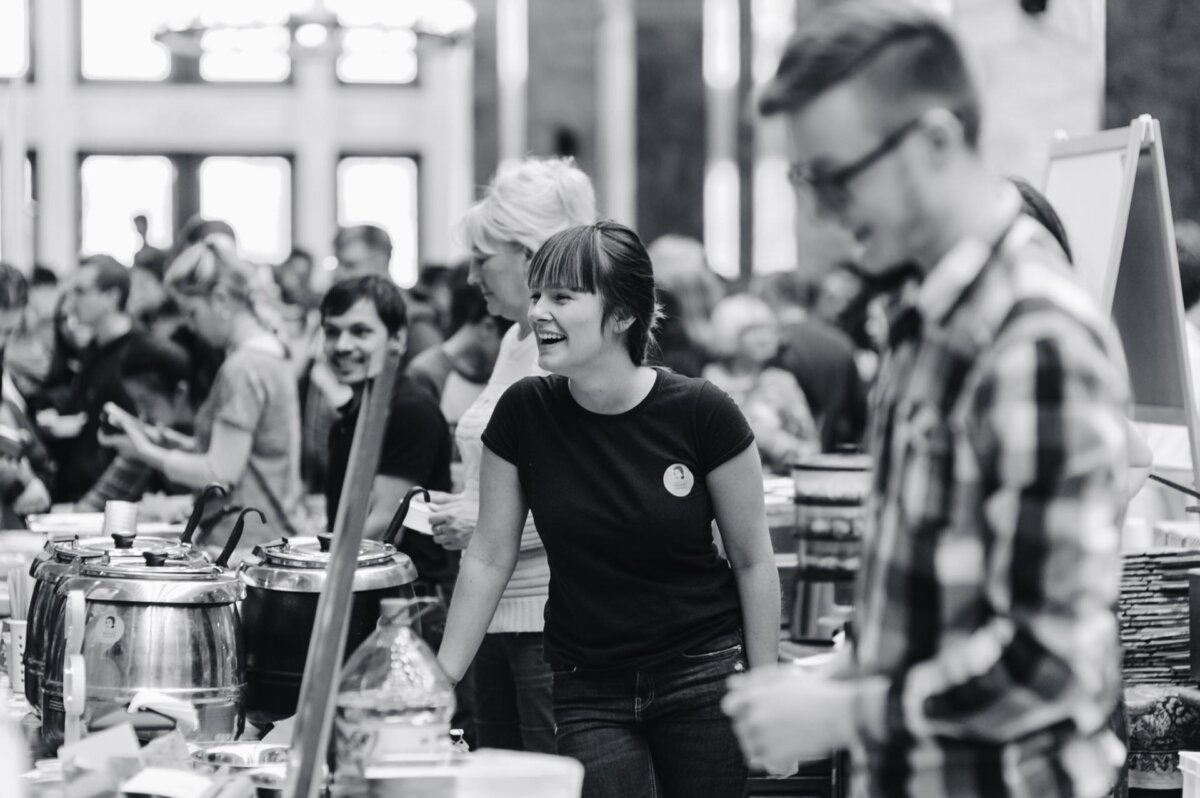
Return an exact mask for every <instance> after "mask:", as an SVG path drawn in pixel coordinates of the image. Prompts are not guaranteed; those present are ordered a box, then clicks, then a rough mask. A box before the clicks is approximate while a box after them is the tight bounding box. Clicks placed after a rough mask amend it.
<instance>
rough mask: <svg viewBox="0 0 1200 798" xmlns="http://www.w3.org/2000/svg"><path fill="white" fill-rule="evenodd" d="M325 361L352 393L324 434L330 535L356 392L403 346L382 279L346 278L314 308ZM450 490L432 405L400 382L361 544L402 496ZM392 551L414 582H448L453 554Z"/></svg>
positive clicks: (417, 547) (415, 539)
mask: <svg viewBox="0 0 1200 798" xmlns="http://www.w3.org/2000/svg"><path fill="white" fill-rule="evenodd" d="M321 324H322V326H323V328H324V333H325V355H326V360H327V362H328V364H329V367H330V369H331V370H332V371H333V374H334V376H335V377H337V379H338V381H339V382H341V383H342V384H343V385H347V386H349V387H350V388H351V389H353V391H354V395H353V397H352V398H351V399H350V401H349V402H347V403H346V404H345V405H343V406H342V407H341V408H340V409H339V412H338V417H337V419H336V420H335V421H334V424H333V428H332V429H331V430H330V433H329V471H328V474H327V479H326V483H325V485H326V487H325V497H326V511H327V513H328V518H329V525H330V528H332V526H333V520H334V519H335V518H336V517H337V508H338V503H339V500H340V499H341V494H342V482H343V480H344V479H345V476H346V470H347V466H348V463H349V459H350V444H351V441H352V440H353V438H354V425H355V423H356V422H357V420H358V411H359V407H360V405H361V403H362V394H363V386H364V385H365V384H366V382H367V380H368V379H370V378H372V377H374V376H376V375H377V374H378V373H379V372H380V370H381V369H382V368H383V363H384V358H385V355H386V353H387V348H388V345H389V344H392V343H396V342H398V343H399V344H400V345H401V346H403V345H404V343H405V337H406V335H407V314H406V312H405V307H404V299H403V298H402V297H401V296H400V290H399V289H398V288H397V287H396V286H395V284H394V283H392V281H391V280H389V279H388V278H387V277H384V276H382V275H365V276H359V277H351V278H349V279H346V280H342V281H341V282H338V283H335V284H334V285H333V287H332V288H330V289H329V292H328V293H327V294H326V295H325V297H324V299H322V300H321ZM415 485H420V486H421V487H424V488H429V489H430V490H442V491H448V490H449V489H450V428H449V426H448V425H447V424H446V420H445V418H443V417H442V413H441V410H439V409H438V404H437V402H436V401H435V400H434V399H433V397H432V396H430V395H429V394H428V393H427V392H426V391H425V390H423V389H422V388H420V387H418V386H417V385H416V384H414V383H413V382H412V381H410V380H409V379H407V378H405V377H403V376H400V377H399V378H398V379H397V380H396V386H395V388H394V389H393V391H392V406H391V411H390V412H389V414H388V423H387V428H386V430H385V431H384V436H383V452H382V454H381V456H380V459H379V470H378V472H377V473H376V475H375V479H374V482H373V483H372V486H371V508H370V510H369V512H368V515H367V521H366V526H365V528H364V531H363V534H364V537H367V538H374V539H376V540H377V539H379V538H380V537H381V536H382V535H383V533H384V531H385V530H386V529H387V526H388V523H389V522H390V521H391V518H392V515H393V514H394V513H395V511H396V508H397V507H398V506H399V504H400V501H401V499H402V498H403V497H404V494H405V493H406V492H407V491H408V489H409V488H411V487H413V486H415ZM398 548H400V550H401V551H404V552H405V553H407V554H408V555H409V556H410V557H411V558H412V559H413V564H414V565H416V566H417V572H418V574H419V575H420V577H421V579H422V580H434V581H440V580H442V579H444V578H450V579H453V574H454V573H455V572H456V571H457V554H456V553H451V552H447V551H446V550H445V549H443V548H442V547H441V546H438V545H437V544H436V543H434V542H433V539H432V538H429V537H426V536H424V535H420V534H410V535H406V536H405V537H404V538H402V539H401V540H400V541H399V545H398Z"/></svg>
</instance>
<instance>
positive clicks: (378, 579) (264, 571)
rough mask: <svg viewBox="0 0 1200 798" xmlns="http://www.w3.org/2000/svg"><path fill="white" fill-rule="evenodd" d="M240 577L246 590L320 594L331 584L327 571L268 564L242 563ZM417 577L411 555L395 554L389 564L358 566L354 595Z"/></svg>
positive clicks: (395, 584)
mask: <svg viewBox="0 0 1200 798" xmlns="http://www.w3.org/2000/svg"><path fill="white" fill-rule="evenodd" d="M238 575H239V576H240V577H241V579H242V582H243V583H245V584H246V586H247V587H256V588H261V589H262V590H271V591H278V592H282V593H320V592H321V591H322V590H323V589H324V588H325V584H326V583H327V582H328V581H329V572H328V571H326V570H325V569H324V568H288V567H286V566H280V565H272V564H268V563H265V562H257V563H255V562H250V561H249V560H246V561H243V562H242V564H241V565H240V566H239V567H238ZM416 578H417V569H416V567H415V566H414V565H413V564H412V560H411V559H409V557H408V555H406V554H402V553H400V552H396V553H394V554H392V555H391V556H390V558H389V559H388V561H387V562H386V564H381V565H368V566H361V565H360V566H359V567H358V568H357V569H356V570H355V571H354V583H353V587H352V588H351V589H352V590H353V592H355V593H362V592H365V591H368V590H383V589H386V588H389V587H397V586H399V585H406V584H409V583H410V582H412V581H413V580H415V579H416Z"/></svg>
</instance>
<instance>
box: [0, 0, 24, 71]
mask: <svg viewBox="0 0 1200 798" xmlns="http://www.w3.org/2000/svg"><path fill="white" fill-rule="evenodd" d="M28 3H29V0H0V77H9V76H11V75H16V74H18V73H20V72H21V71H22V70H23V69H25V67H26V66H27V65H28V63H29V5H28Z"/></svg>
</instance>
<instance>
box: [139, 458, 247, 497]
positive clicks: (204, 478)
mask: <svg viewBox="0 0 1200 798" xmlns="http://www.w3.org/2000/svg"><path fill="white" fill-rule="evenodd" d="M162 451H163V453H162V457H161V460H160V462H161V465H160V466H159V467H158V468H159V470H160V471H161V472H162V473H163V474H164V475H166V477H167V479H169V480H170V481H172V482H174V483H176V484H179V485H184V486H186V487H189V488H192V489H193V490H199V489H200V488H203V487H204V486H205V485H207V484H209V483H210V482H220V483H222V484H226V485H228V484H232V483H234V482H236V481H237V480H236V479H230V478H229V474H228V473H227V472H228V471H229V469H221V468H218V467H217V463H216V462H215V460H216V458H214V457H211V456H210V455H209V454H208V453H207V452H203V453H195V452H180V451H167V450H162Z"/></svg>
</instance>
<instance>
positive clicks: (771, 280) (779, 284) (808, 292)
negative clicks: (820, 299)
mask: <svg viewBox="0 0 1200 798" xmlns="http://www.w3.org/2000/svg"><path fill="white" fill-rule="evenodd" d="M748 293H750V294H752V295H754V296H756V297H758V298H759V299H761V300H762V301H763V302H766V303H767V305H769V306H770V308H771V312H772V313H774V314H775V318H776V319H777V320H778V321H779V323H780V324H792V323H795V322H797V321H801V320H803V319H804V318H805V317H806V316H807V315H808V311H809V309H810V308H811V307H812V306H813V304H814V303H815V302H816V300H817V283H816V281H814V280H813V279H812V278H811V277H809V276H807V275H805V274H803V273H801V272H799V271H795V270H792V271H786V272H774V273H772V274H760V275H756V276H755V277H754V278H753V279H752V280H751V281H750V286H749V291H748Z"/></svg>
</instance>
